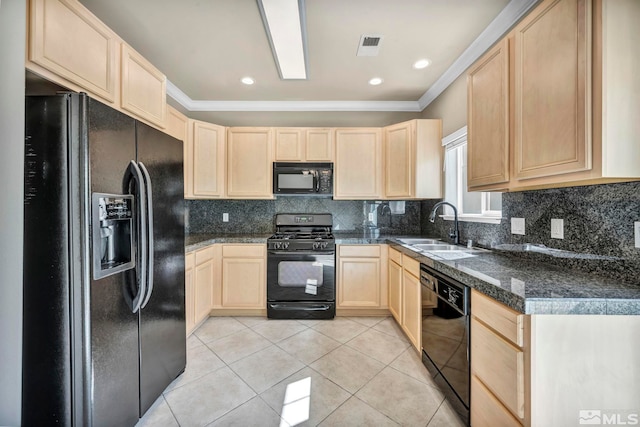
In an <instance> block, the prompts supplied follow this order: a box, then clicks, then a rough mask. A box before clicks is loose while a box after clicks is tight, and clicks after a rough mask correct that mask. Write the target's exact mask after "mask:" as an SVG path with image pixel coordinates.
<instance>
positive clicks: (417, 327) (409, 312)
mask: <svg viewBox="0 0 640 427" xmlns="http://www.w3.org/2000/svg"><path fill="white" fill-rule="evenodd" d="M412 261H413V260H412ZM405 263H406V261H405ZM403 264H404V263H403ZM402 329H403V330H404V333H405V334H406V335H407V338H409V341H411V344H413V347H414V348H415V349H416V350H418V351H420V350H421V344H422V342H421V335H422V310H421V299H420V279H419V278H418V277H416V276H414V275H413V273H412V272H410V271H409V270H407V269H405V268H403V271H402Z"/></svg>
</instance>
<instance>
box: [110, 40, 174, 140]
mask: <svg viewBox="0 0 640 427" xmlns="http://www.w3.org/2000/svg"><path fill="white" fill-rule="evenodd" d="M121 62H122V65H121V67H122V82H121V83H122V98H121V104H122V105H121V106H122V108H123V109H124V110H126V111H129V112H131V113H133V114H135V115H136V116H138V117H140V118H142V119H144V120H147V121H149V122H151V123H153V124H154V125H156V126H158V127H160V128H164V127H165V121H166V115H167V78H166V77H165V76H164V74H162V73H161V72H160V71H159V70H158V69H157V68H155V67H154V66H153V65H152V64H151V63H150V62H149V61H147V60H146V59H144V57H143V56H142V55H140V54H139V53H138V52H136V51H135V50H133V49H132V48H131V47H130V46H128V45H127V44H125V43H122V58H121Z"/></svg>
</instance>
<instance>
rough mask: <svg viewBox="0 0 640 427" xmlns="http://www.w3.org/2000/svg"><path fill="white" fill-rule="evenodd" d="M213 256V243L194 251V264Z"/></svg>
mask: <svg viewBox="0 0 640 427" xmlns="http://www.w3.org/2000/svg"><path fill="white" fill-rule="evenodd" d="M212 258H213V245H211V246H207V247H206V248H202V249H199V250H197V251H196V265H199V264H202V263H203V262H206V261H209V260H210V259H212Z"/></svg>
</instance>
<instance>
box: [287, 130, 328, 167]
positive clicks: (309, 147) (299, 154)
mask: <svg viewBox="0 0 640 427" xmlns="http://www.w3.org/2000/svg"><path fill="white" fill-rule="evenodd" d="M274 133H275V151H276V153H275V160H276V161H278V162H331V161H333V141H332V130H331V129H313V128H275V129H274Z"/></svg>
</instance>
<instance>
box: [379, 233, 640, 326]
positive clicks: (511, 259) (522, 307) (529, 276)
mask: <svg viewBox="0 0 640 427" xmlns="http://www.w3.org/2000/svg"><path fill="white" fill-rule="evenodd" d="M387 243H389V244H391V245H392V247H394V248H395V249H397V250H399V251H401V252H403V253H405V254H407V255H408V256H410V257H412V258H414V259H416V260H418V261H420V262H422V263H424V264H426V265H427V266H429V267H431V268H433V269H434V270H436V271H438V272H440V273H443V274H445V275H447V276H449V277H451V278H453V279H455V280H458V281H459V282H461V283H463V284H465V285H467V286H469V287H471V288H474V289H477V290H478V291H480V292H482V293H483V294H485V295H488V296H490V297H491V298H493V299H495V300H497V301H499V302H501V303H503V304H505V305H507V306H509V307H511V308H513V309H514V310H517V311H519V312H521V313H525V314H608V315H616V314H618V315H638V314H640V283H636V284H628V283H621V282H618V281H615V280H611V279H608V278H606V277H603V276H598V275H594V274H588V273H583V272H580V271H577V270H570V269H562V268H559V267H555V266H551V265H546V264H545V263H543V262H540V261H532V260H528V259H524V258H518V257H517V256H512V255H506V254H505V253H504V252H496V251H491V250H483V249H479V250H474V251H473V252H471V253H470V254H471V255H473V256H469V257H466V258H461V259H450V260H446V259H440V258H439V257H437V256H425V255H423V254H420V253H418V252H415V251H413V250H411V249H410V247H409V246H406V245H403V244H401V243H400V242H398V241H397V239H395V238H391V239H389V240H388V241H387ZM461 249H462V250H464V247H461Z"/></svg>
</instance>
